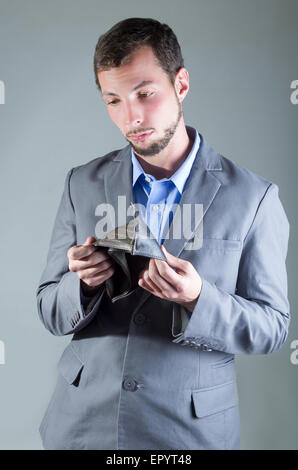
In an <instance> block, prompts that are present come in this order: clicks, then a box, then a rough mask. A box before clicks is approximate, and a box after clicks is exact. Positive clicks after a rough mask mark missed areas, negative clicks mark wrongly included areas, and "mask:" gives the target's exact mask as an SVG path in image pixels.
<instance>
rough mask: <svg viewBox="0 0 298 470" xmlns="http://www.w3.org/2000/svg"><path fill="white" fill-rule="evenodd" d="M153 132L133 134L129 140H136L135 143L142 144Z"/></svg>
mask: <svg viewBox="0 0 298 470" xmlns="http://www.w3.org/2000/svg"><path fill="white" fill-rule="evenodd" d="M152 132H153V131H151V132H144V133H143V134H133V135H131V136H130V137H129V138H130V139H131V140H134V141H135V142H140V141H143V140H145V139H146V138H147V137H148V136H149V135H151V134H152Z"/></svg>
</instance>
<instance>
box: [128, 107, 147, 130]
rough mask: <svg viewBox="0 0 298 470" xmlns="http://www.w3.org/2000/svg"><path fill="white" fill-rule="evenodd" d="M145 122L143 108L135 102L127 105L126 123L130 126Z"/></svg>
mask: <svg viewBox="0 0 298 470" xmlns="http://www.w3.org/2000/svg"><path fill="white" fill-rule="evenodd" d="M142 122H143V116H142V112H141V109H140V108H139V106H138V105H136V104H135V103H126V105H125V124H126V126H127V127H128V128H130V127H134V126H139V125H140V124H142Z"/></svg>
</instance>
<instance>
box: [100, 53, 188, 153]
mask: <svg viewBox="0 0 298 470" xmlns="http://www.w3.org/2000/svg"><path fill="white" fill-rule="evenodd" d="M98 80H99V83H100V86H101V90H102V97H103V99H104V101H105V103H106V105H107V109H108V113H109V115H110V118H111V119H112V121H113V122H114V123H115V124H116V125H117V126H118V127H119V129H120V131H121V132H122V134H123V135H124V137H125V138H126V140H127V141H128V142H130V143H131V145H132V147H133V149H134V150H135V152H136V153H137V154H138V155H141V156H152V155H156V154H158V153H159V152H160V151H161V150H163V149H164V148H165V147H166V146H167V145H168V143H169V142H170V140H171V139H172V137H173V136H174V134H175V131H176V129H177V126H178V124H179V121H180V119H181V116H182V105H181V103H180V101H179V99H178V96H177V94H176V92H175V89H174V87H173V85H172V84H171V82H170V80H169V77H168V75H167V74H166V73H165V72H164V70H163V69H162V68H161V67H160V65H159V64H158V63H157V59H156V57H155V56H154V53H153V51H152V49H151V47H149V46H144V47H142V48H140V49H139V50H137V52H136V53H135V54H134V55H133V57H132V60H131V61H130V62H129V63H128V64H125V65H121V66H120V67H115V68H112V69H110V70H106V71H102V72H99V73H98Z"/></svg>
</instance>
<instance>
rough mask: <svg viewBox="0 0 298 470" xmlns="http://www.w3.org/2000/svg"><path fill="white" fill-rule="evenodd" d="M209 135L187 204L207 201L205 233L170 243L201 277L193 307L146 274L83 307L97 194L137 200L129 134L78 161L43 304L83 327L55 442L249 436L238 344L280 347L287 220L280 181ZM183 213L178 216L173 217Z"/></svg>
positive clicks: (56, 233)
mask: <svg viewBox="0 0 298 470" xmlns="http://www.w3.org/2000/svg"><path fill="white" fill-rule="evenodd" d="M200 137H201V139H202V140H201V145H200V149H199V151H198V153H197V155H196V159H195V162H194V165H193V167H192V170H191V174H190V176H189V178H188V180H187V183H186V186H185V189H184V192H183V194H182V198H181V200H180V205H181V204H185V203H190V204H194V203H198V204H203V245H202V247H201V248H200V249H196V250H186V249H185V246H186V244H187V243H191V242H192V236H190V237H189V238H188V239H186V238H184V236H182V237H181V238H180V239H178V240H177V239H174V238H173V237H172V233H171V227H172V226H171V227H170V231H169V235H170V236H169V238H168V239H166V240H165V242H164V245H165V247H166V248H167V250H168V251H169V252H170V253H172V254H173V255H174V256H176V257H180V258H183V259H187V260H189V261H190V262H191V263H192V264H193V266H194V267H195V268H196V269H197V271H198V272H199V274H200V275H201V277H202V280H203V287H202V291H201V295H200V297H199V299H198V302H197V304H196V307H195V309H194V311H193V313H192V314H191V317H190V318H189V317H188V316H187V315H186V312H185V311H184V309H183V308H181V307H180V306H179V305H178V304H176V303H174V302H170V301H167V300H163V299H160V298H158V297H155V296H153V295H152V294H150V293H149V292H147V291H145V290H144V289H142V288H141V287H138V288H137V289H135V290H134V291H133V292H132V293H130V294H129V295H128V296H125V297H124V298H122V299H119V300H117V301H116V302H114V303H112V302H111V301H110V299H109V298H108V297H107V295H106V291H105V286H102V287H100V288H99V290H98V294H97V295H95V296H94V297H93V298H92V300H91V302H90V303H89V305H88V307H87V308H86V309H84V307H83V305H82V304H81V299H80V280H79V278H78V276H77V274H76V273H74V272H70V271H69V270H68V259H67V250H68V248H70V247H71V246H73V245H78V244H82V243H84V241H85V239H86V238H87V237H88V236H90V235H94V234H95V232H94V230H95V225H96V223H97V221H98V217H97V216H96V215H95V212H96V211H95V209H96V206H97V205H98V204H100V203H103V202H109V203H111V204H113V206H114V207H115V210H116V214H117V196H118V195H125V196H126V200H127V206H128V205H129V203H130V202H131V201H132V164H131V156H130V146H129V145H128V146H127V147H125V148H124V149H122V150H120V151H114V152H111V153H109V154H108V155H105V156H104V157H101V158H96V159H95V160H92V161H91V162H89V163H87V164H85V165H82V166H79V167H76V168H73V169H72V170H70V171H69V173H68V175H67V177H66V182H65V188H64V192H63V196H62V199H61V203H60V206H59V209H58V213H57V216H56V220H55V224H54V228H53V233H52V238H51V243H50V248H49V253H48V258H47V264H46V267H45V270H44V272H43V274H42V276H41V280H40V284H39V287H38V290H37V304H38V312H39V316H40V319H41V321H42V322H43V324H44V325H45V327H46V328H47V329H48V330H49V331H50V332H51V333H53V334H54V335H70V334H71V335H73V337H72V339H71V342H70V344H69V345H68V346H67V347H66V349H65V351H64V352H63V354H62V356H61V359H60V361H59V365H58V369H59V375H58V380H57V384H56V388H55V390H54V393H53V395H52V399H51V401H50V403H49V405H48V408H47V410H46V413H45V415H44V418H43V420H42V423H41V425H40V433H41V437H42V439H43V444H44V447H45V448H46V449H238V448H239V446H240V426H239V409H238V391H237V382H236V375H235V362H234V355H235V354H267V353H271V352H272V351H275V350H277V349H278V348H280V347H281V346H282V344H283V343H284V341H285V340H286V337H287V334H288V326H289V321H290V313H289V304H288V300H287V276H286V266H285V259H286V254H287V244H288V236H289V224H288V220H287V217H286V215H285V212H284V209H283V207H282V204H281V202H280V200H279V197H278V187H277V186H276V185H275V184H273V183H271V182H270V181H267V180H266V179H264V178H262V177H260V176H257V175H255V174H254V173H252V172H251V171H248V170H247V169H245V168H243V167H241V166H239V165H237V164H235V163H234V162H232V161H231V160H229V159H227V158H225V157H223V156H222V155H219V154H218V153H216V152H215V151H214V150H213V149H212V148H211V147H210V146H209V144H208V143H207V142H206V141H205V139H204V138H203V137H202V136H200ZM172 225H173V224H172Z"/></svg>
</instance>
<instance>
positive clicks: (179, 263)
mask: <svg viewBox="0 0 298 470" xmlns="http://www.w3.org/2000/svg"><path fill="white" fill-rule="evenodd" d="M161 249H162V250H163V252H164V254H165V256H166V258H167V262H168V264H169V265H170V266H171V267H173V268H176V269H178V270H181V271H183V272H185V260H183V259H180V258H176V256H174V255H171V253H169V252H168V251H167V250H166V248H165V247H164V246H163V245H161Z"/></svg>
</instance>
